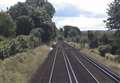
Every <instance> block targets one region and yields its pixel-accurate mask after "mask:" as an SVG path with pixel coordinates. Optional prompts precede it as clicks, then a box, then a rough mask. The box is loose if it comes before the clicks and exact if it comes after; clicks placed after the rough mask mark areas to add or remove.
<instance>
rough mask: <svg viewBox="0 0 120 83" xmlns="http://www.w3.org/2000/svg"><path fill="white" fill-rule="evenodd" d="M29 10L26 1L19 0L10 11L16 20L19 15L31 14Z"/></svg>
mask: <svg viewBox="0 0 120 83" xmlns="http://www.w3.org/2000/svg"><path fill="white" fill-rule="evenodd" d="M29 10H30V9H28V7H27V5H26V4H25V3H21V2H18V3H17V4H16V5H14V6H12V7H11V8H10V9H9V10H8V13H9V14H10V15H11V17H12V18H13V19H14V20H16V18H17V17H19V16H23V15H25V16H28V15H29Z"/></svg>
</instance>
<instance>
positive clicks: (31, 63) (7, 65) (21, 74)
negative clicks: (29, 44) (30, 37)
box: [0, 46, 49, 83]
mask: <svg viewBox="0 0 120 83" xmlns="http://www.w3.org/2000/svg"><path fill="white" fill-rule="evenodd" d="M48 52H49V48H48V47H47V46H41V47H38V48H35V49H34V50H27V51H26V52H23V53H18V54H16V55H15V56H14V57H10V58H8V59H5V60H4V61H2V60H0V83H27V81H28V80H29V79H30V76H31V75H32V73H34V72H35V71H36V69H37V68H38V66H39V65H40V64H41V63H42V62H43V61H44V60H45V58H46V57H47V54H48Z"/></svg>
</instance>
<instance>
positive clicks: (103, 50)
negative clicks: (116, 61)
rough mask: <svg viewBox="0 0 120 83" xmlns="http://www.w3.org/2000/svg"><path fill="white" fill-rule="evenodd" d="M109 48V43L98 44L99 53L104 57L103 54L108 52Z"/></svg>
mask: <svg viewBox="0 0 120 83" xmlns="http://www.w3.org/2000/svg"><path fill="white" fill-rule="evenodd" d="M111 49H112V47H111V46H110V45H102V46H99V52H100V55H101V56H103V57H105V54H106V53H110V51H111Z"/></svg>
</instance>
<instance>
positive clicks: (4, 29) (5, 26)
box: [0, 12, 16, 37]
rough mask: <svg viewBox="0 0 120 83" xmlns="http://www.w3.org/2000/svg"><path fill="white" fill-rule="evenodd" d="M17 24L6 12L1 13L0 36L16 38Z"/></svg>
mask: <svg viewBox="0 0 120 83" xmlns="http://www.w3.org/2000/svg"><path fill="white" fill-rule="evenodd" d="M15 30H16V27H15V23H14V22H13V20H12V18H11V17H10V15H8V14H7V13H5V12H0V35H2V36H6V37H8V36H14V35H15Z"/></svg>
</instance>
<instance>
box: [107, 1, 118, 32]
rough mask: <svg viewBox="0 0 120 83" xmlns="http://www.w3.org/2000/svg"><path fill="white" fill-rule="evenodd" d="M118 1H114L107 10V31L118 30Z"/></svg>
mask: <svg viewBox="0 0 120 83" xmlns="http://www.w3.org/2000/svg"><path fill="white" fill-rule="evenodd" d="M119 9H120V0H114V1H113V2H112V3H111V4H110V5H109V9H108V12H107V13H108V19H107V20H106V26H107V28H109V29H117V30H118V29H120V10H119Z"/></svg>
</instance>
